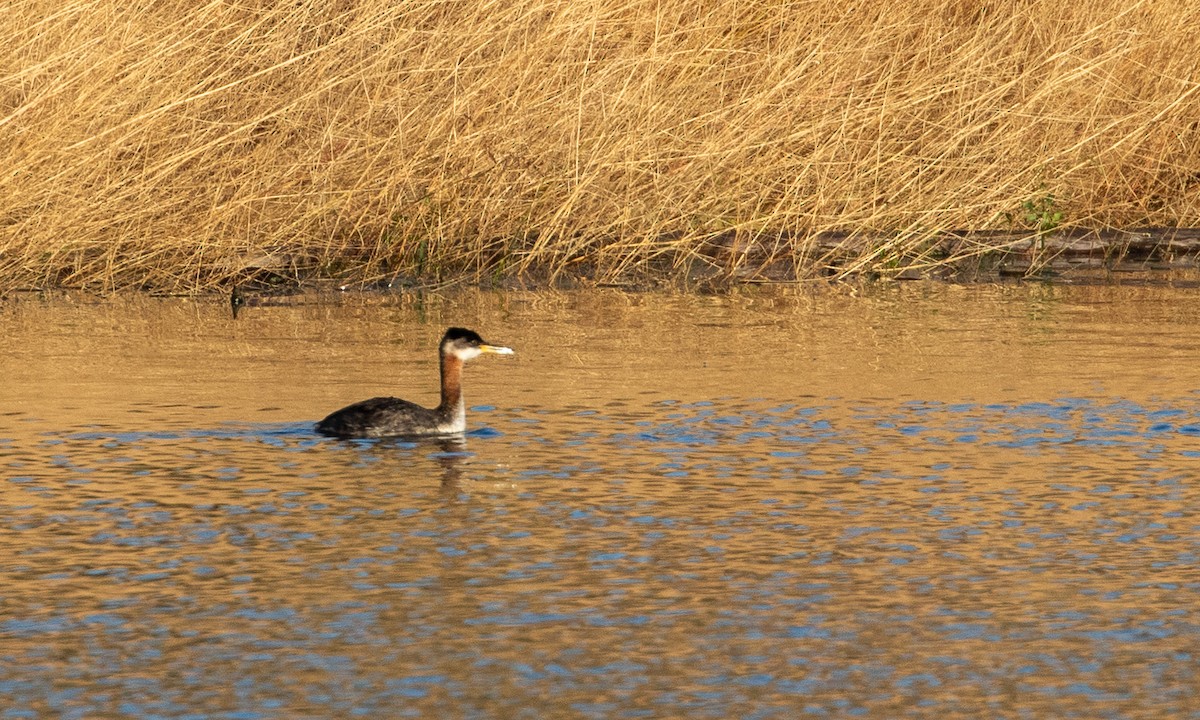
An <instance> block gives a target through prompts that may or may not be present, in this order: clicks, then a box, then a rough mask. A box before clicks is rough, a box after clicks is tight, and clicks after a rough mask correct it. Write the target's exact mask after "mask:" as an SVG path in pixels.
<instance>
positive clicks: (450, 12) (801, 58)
mask: <svg viewBox="0 0 1200 720" xmlns="http://www.w3.org/2000/svg"><path fill="white" fill-rule="evenodd" d="M1197 27H1200V5H1198V4H1196V3H1192V2H1189V1H1188V0H1147V1H1144V2H1134V3H1130V2H1128V1H1127V0H1075V1H1074V2H1069V3H1064V2H1061V1H1058V2H1050V1H1045V2H1043V1H1040V0H1015V1H1013V0H1003V1H1002V0H914V2H907V3H903V2H891V1H889V0H857V1H856V0H811V1H809V2H803V1H801V2H778V1H776V2H771V1H765V0H763V1H754V0H750V1H746V0H740V1H739V0H721V1H719V2H713V3H697V2H683V1H680V0H658V1H654V0H562V1H560V2H552V1H551V0H458V1H453V0H406V1H405V2H394V1H393V0H200V2H199V3H197V2H196V0H6V2H4V3H3V7H0V44H2V45H3V47H4V48H5V52H4V53H2V54H0V288H2V287H8V288H12V287H18V286H52V285H66V286H88V287H94V288H98V289H111V288H121V287H150V288H155V289H160V290H168V291H191V290H198V289H204V288H206V287H210V286H213V285H215V284H217V283H221V282H226V281H229V280H232V279H237V278H245V277H247V276H250V275H254V274H256V273H257V274H261V273H263V272H264V271H265V270H271V271H273V272H275V273H278V274H279V275H281V276H286V277H296V278H311V277H317V276H330V277H340V278H346V279H350V280H356V281H370V280H373V279H378V278H384V277H392V276H394V275H402V276H406V277H413V278H417V279H420V280H423V281H430V280H437V279H445V278H448V277H452V276H453V277H466V278H468V279H472V280H477V279H481V278H482V279H486V278H493V277H507V276H514V275H522V274H525V275H534V276H537V277H547V276H555V275H561V274H572V273H576V272H579V273H584V272H586V273H587V274H588V275H589V276H590V277H592V278H594V279H598V280H614V279H619V278H621V277H625V276H627V275H628V274H630V273H633V272H636V271H638V270H639V269H643V268H646V267H655V268H656V269H657V271H661V270H662V269H663V268H664V267H665V268H666V270H667V271H668V272H670V271H671V269H672V268H676V269H678V268H680V267H682V266H683V265H684V264H686V262H687V261H688V260H689V259H699V260H700V261H702V262H704V263H709V264H712V265H714V266H715V267H717V268H718V270H719V271H720V272H728V273H732V272H735V271H736V266H737V264H738V257H739V253H743V252H744V251H745V250H746V249H747V248H750V247H753V248H755V249H756V251H757V252H758V253H759V254H760V255H762V254H764V253H765V254H766V255H767V256H769V257H771V258H772V259H774V260H785V261H787V262H788V263H789V264H790V265H791V266H792V267H793V268H794V270H795V272H796V274H797V275H799V276H801V277H803V276H806V275H811V274H815V273H818V272H820V271H828V268H829V266H830V265H831V264H832V265H836V268H835V272H837V273H842V274H844V273H847V272H855V271H859V270H869V269H871V268H873V267H875V266H877V265H881V264H885V263H888V262H893V261H894V260H895V258H896V257H900V256H905V255H909V256H919V255H920V254H921V252H922V248H923V247H926V243H927V241H928V239H929V237H930V236H931V234H932V233H935V232H937V231H939V230H945V229H951V228H956V229H959V228H965V229H1002V228H1007V227H1009V223H1010V219H1009V218H1010V217H1012V216H1014V215H1015V216H1016V219H1015V222H1016V223H1017V224H1018V225H1020V224H1021V223H1022V222H1024V221H1023V220H1022V219H1021V218H1020V215H1021V213H1020V212H1019V209H1020V206H1021V204H1022V203H1023V202H1026V201H1037V200H1038V199H1040V198H1043V197H1047V196H1051V195H1052V196H1053V197H1054V202H1055V206H1056V208H1058V209H1060V210H1061V211H1062V212H1063V213H1064V218H1065V219H1064V226H1067V227H1123V226H1130V225H1155V224H1161V225H1196V224H1200V122H1198V121H1200V93H1198V89H1200V53H1197V52H1196V49H1195V28H1197ZM1006 213H1008V214H1009V215H1008V216H1006V215H1005V214H1006ZM830 231H848V232H850V233H851V234H855V235H861V236H864V237H870V238H874V239H875V241H872V242H868V243H862V244H858V245H856V248H857V250H856V251H855V253H854V254H852V255H850V256H847V255H846V253H845V252H842V253H841V254H839V255H838V256H837V257H836V258H835V257H834V256H833V255H831V254H829V253H828V252H826V251H824V250H820V249H819V247H818V245H817V243H816V242H815V238H817V237H818V235H819V234H821V233H826V232H830ZM768 239H769V240H768ZM718 241H719V242H718ZM990 249H992V248H988V247H986V246H984V247H976V248H975V249H974V250H973V251H974V252H986V251H988V250H990Z"/></svg>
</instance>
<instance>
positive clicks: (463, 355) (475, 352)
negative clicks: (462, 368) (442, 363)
mask: <svg viewBox="0 0 1200 720" xmlns="http://www.w3.org/2000/svg"><path fill="white" fill-rule="evenodd" d="M454 357H456V358H458V359H459V360H462V361H463V362H466V361H467V360H472V359H474V358H477V357H479V348H477V347H464V348H455V350H454Z"/></svg>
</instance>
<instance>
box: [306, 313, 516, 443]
mask: <svg viewBox="0 0 1200 720" xmlns="http://www.w3.org/2000/svg"><path fill="white" fill-rule="evenodd" d="M482 353H496V354H499V355H508V354H511V353H512V350H510V349H509V348H506V347H501V346H499V345H489V344H487V343H485V342H484V341H483V338H481V337H479V335H478V334H477V333H475V332H473V331H471V330H465V329H463V328H450V329H449V330H447V331H446V334H445V335H443V336H442V341H441V343H440V344H439V345H438V355H439V356H440V358H441V373H442V401H441V403H439V404H438V406H437V407H435V408H425V407H421V406H420V405H417V404H416V403H411V402H409V401H407V400H401V399H399V398H394V397H377V398H371V399H370V400H363V401H361V402H356V403H354V404H353V405H349V406H347V407H344V408H342V409H341V410H338V411H337V412H335V413H333V414H331V415H330V416H329V417H327V418H325V419H324V420H322V421H321V422H319V423H317V432H319V433H322V434H324V435H331V436H333V437H341V438H377V437H422V436H424V437H429V436H442V435H457V434H461V433H462V432H464V431H465V430H466V428H467V412H466V405H465V403H464V402H463V397H462V366H463V363H465V362H466V361H467V360H470V359H472V358H475V357H478V356H479V355H480V354H482Z"/></svg>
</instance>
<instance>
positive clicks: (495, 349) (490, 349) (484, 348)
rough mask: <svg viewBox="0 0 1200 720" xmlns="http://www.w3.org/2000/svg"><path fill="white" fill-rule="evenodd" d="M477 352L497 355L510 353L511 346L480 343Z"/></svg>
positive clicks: (511, 351)
mask: <svg viewBox="0 0 1200 720" xmlns="http://www.w3.org/2000/svg"><path fill="white" fill-rule="evenodd" d="M479 352H485V353H495V354H497V355H512V354H513V350H512V348H506V347H504V346H502V345H480V346H479Z"/></svg>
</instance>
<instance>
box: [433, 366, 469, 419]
mask: <svg viewBox="0 0 1200 720" xmlns="http://www.w3.org/2000/svg"><path fill="white" fill-rule="evenodd" d="M462 370H463V361H462V360H459V359H458V358H457V357H455V356H453V355H450V354H446V355H443V356H442V404H441V405H438V412H439V413H442V414H444V415H463V414H464V410H465V408H464V406H463V396H462Z"/></svg>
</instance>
